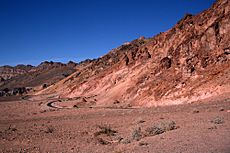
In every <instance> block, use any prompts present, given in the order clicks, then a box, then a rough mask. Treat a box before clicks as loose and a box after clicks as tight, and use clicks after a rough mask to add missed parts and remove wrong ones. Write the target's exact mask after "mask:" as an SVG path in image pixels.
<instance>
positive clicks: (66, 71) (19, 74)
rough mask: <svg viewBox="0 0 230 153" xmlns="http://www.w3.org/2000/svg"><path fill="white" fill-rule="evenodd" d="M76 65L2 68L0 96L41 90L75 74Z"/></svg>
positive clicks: (48, 63)
mask: <svg viewBox="0 0 230 153" xmlns="http://www.w3.org/2000/svg"><path fill="white" fill-rule="evenodd" d="M76 65H77V64H76V63H74V62H72V61H70V62H69V63H67V64H63V63H60V62H52V61H51V62H47V61H46V62H42V63H41V64H39V65H38V66H36V67H34V66H30V65H17V66H15V67H11V66H3V67H0V77H1V82H0V90H1V91H2V92H1V93H0V96H3V95H8V96H10V95H16V94H22V93H25V92H27V91H28V90H32V89H33V90H35V91H36V90H41V89H42V88H46V87H48V86H49V85H52V84H54V83H56V82H58V81H60V80H62V79H64V78H65V77H67V76H69V75H70V74H72V73H73V72H75V67H76Z"/></svg>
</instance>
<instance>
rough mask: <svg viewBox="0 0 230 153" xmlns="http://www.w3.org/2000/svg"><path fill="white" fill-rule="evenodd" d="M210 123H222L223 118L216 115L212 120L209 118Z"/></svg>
mask: <svg viewBox="0 0 230 153" xmlns="http://www.w3.org/2000/svg"><path fill="white" fill-rule="evenodd" d="M211 122H212V123H214V124H223V123H224V118H223V117H220V116H217V117H216V118H214V119H213V120H211Z"/></svg>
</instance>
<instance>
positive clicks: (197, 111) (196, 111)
mask: <svg viewBox="0 0 230 153" xmlns="http://www.w3.org/2000/svg"><path fill="white" fill-rule="evenodd" d="M199 112H200V111H199V110H197V109H194V110H193V111H192V113H193V114H197V113H199Z"/></svg>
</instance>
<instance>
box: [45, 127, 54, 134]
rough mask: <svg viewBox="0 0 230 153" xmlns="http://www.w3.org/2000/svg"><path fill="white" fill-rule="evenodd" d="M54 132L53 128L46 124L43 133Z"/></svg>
mask: <svg viewBox="0 0 230 153" xmlns="http://www.w3.org/2000/svg"><path fill="white" fill-rule="evenodd" d="M53 132H54V128H53V127H51V126H48V127H47V128H46V130H45V133H53Z"/></svg>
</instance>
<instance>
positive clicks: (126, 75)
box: [37, 0, 230, 106]
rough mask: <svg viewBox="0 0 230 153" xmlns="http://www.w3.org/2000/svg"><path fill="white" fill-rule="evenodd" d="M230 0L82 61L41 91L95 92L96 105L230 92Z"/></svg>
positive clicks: (165, 101) (138, 103)
mask: <svg viewBox="0 0 230 153" xmlns="http://www.w3.org/2000/svg"><path fill="white" fill-rule="evenodd" d="M229 34H230V2H229V1H228V0H218V1H217V2H216V3H215V4H213V6H212V7H211V8H209V9H208V10H205V11H203V12H202V13H200V14H198V15H195V16H193V15H191V14H187V15H185V17H184V18H183V19H181V20H180V21H179V22H178V23H177V24H176V25H175V26H174V27H173V28H172V29H170V30H168V31H166V32H163V33H160V34H158V35H156V36H154V37H152V38H148V39H146V38H144V37H141V38H139V39H136V40H134V41H132V42H129V43H125V44H123V45H122V46H120V47H118V48H116V49H113V50H112V51H110V52H109V53H108V54H106V55H104V56H103V57H101V58H99V59H96V60H92V61H90V60H89V61H86V62H82V63H81V64H79V65H78V66H77V67H76V68H77V70H76V72H74V73H73V74H72V75H70V76H69V77H67V78H65V79H63V80H61V81H60V82H58V83H56V84H55V85H52V86H50V87H49V88H47V89H45V90H43V91H42V92H39V93H37V94H41V93H42V94H44V93H45V94H51V93H55V94H57V95H58V96H60V97H67V98H74V97H79V96H80V97H81V96H82V97H93V99H92V100H93V101H95V103H96V105H112V104H118V103H120V104H127V105H129V106H142V105H143V106H158V105H171V104H181V103H189V102H192V101H197V100H199V99H204V98H208V97H211V96H215V95H220V94H224V93H229V92H230V55H229V54H230V35H229Z"/></svg>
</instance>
